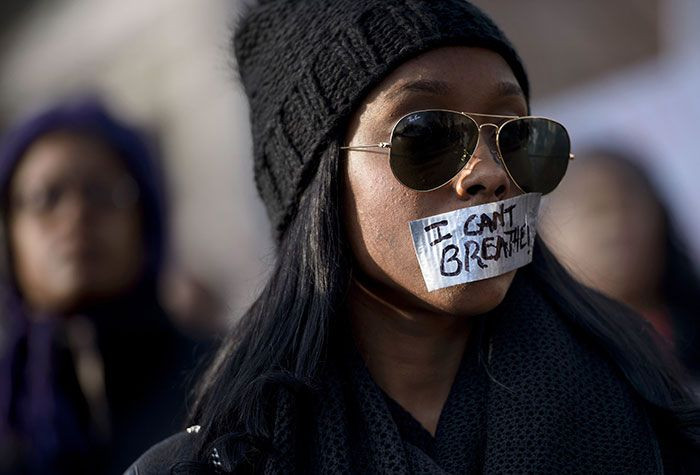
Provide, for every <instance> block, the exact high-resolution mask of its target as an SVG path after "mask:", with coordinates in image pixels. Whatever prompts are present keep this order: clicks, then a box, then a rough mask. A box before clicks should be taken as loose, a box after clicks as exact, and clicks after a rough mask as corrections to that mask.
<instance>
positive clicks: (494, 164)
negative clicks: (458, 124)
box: [453, 127, 513, 204]
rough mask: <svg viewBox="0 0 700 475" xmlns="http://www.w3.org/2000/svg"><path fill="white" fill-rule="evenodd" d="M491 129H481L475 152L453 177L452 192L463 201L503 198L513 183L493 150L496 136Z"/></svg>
mask: <svg viewBox="0 0 700 475" xmlns="http://www.w3.org/2000/svg"><path fill="white" fill-rule="evenodd" d="M490 129H491V128H490V127H488V128H487V130H483V129H482V134H481V137H480V140H479V146H478V147H477V149H476V150H475V151H474V155H473V156H472V157H471V159H469V162H468V163H467V165H466V166H465V167H464V168H463V169H462V170H461V171H460V172H459V173H458V174H457V176H456V177H455V178H454V182H453V186H454V190H455V193H457V196H458V197H459V199H461V200H463V201H473V202H475V204H482V203H488V202H490V201H498V200H502V199H504V198H506V197H507V196H508V195H509V193H510V191H511V186H513V184H512V183H511V180H510V177H509V176H508V173H507V172H506V170H505V168H503V165H502V164H501V160H500V159H499V157H498V152H497V151H496V150H495V148H496V143H495V138H494V137H493V134H492V133H490V132H491V130H490Z"/></svg>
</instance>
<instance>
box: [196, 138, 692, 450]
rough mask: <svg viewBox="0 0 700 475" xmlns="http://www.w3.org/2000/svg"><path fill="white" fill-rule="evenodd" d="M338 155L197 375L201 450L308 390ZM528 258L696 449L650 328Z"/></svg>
mask: <svg viewBox="0 0 700 475" xmlns="http://www.w3.org/2000/svg"><path fill="white" fill-rule="evenodd" d="M340 162H341V160H340V151H339V149H338V146H337V145H331V146H329V147H328V149H327V150H326V153H325V154H324V156H323V157H321V161H320V165H319V169H318V171H317V174H316V176H315V178H314V179H313V180H312V182H311V183H310V185H309V186H308V188H307V190H306V191H305V193H304V196H303V198H302V200H301V204H300V206H299V211H298V214H297V216H296V217H295V218H294V220H293V222H292V223H291V224H290V226H289V228H288V230H287V231H286V233H285V234H284V235H283V236H282V238H281V241H280V242H279V248H278V257H277V263H276V266H275V269H274V271H273V272H272V276H271V278H270V280H269V282H268V283H267V285H266V287H265V288H264V290H263V292H262V294H261V295H260V297H259V298H258V299H257V301H256V302H255V303H254V304H253V305H252V307H251V308H250V309H249V310H248V312H247V313H246V314H245V315H244V316H243V317H242V318H241V320H240V321H239V323H238V324H237V326H236V327H235V328H234V329H233V331H232V333H231V334H230V335H229V336H228V337H227V338H226V340H225V341H224V342H223V343H222V346H221V348H220V350H219V352H218V354H217V356H216V358H215V360H214V362H213V364H212V365H211V367H210V369H209V371H208V373H207V374H206V375H205V377H204V378H203V380H202V382H201V386H200V388H199V394H198V398H197V400H196V402H195V405H194V410H193V413H192V418H191V422H192V423H193V424H198V425H200V426H201V432H200V435H201V437H200V438H199V450H200V455H202V456H204V455H205V453H206V451H207V449H208V447H210V446H211V445H210V444H211V443H213V442H214V441H215V440H216V439H217V438H218V437H222V436H227V434H228V435H230V434H237V435H239V436H245V437H246V439H247V440H248V441H253V444H255V443H258V444H260V445H265V443H266V441H269V440H270V439H271V438H272V434H271V421H270V420H269V418H270V413H271V408H272V407H273V404H274V398H275V395H276V390H277V389H278V388H280V387H282V386H285V387H287V388H289V387H291V388H294V389H296V390H298V391H303V390H304V389H313V387H314V383H315V382H316V381H317V380H318V378H319V375H320V374H321V372H322V370H323V368H324V364H325V361H326V357H327V353H328V351H329V347H330V345H331V343H332V342H333V341H334V338H335V333H336V332H339V331H341V329H342V328H343V322H342V315H343V314H342V308H343V306H344V299H345V296H346V292H347V289H348V286H349V283H350V279H351V276H352V268H353V263H352V258H351V255H350V251H349V248H348V246H347V242H346V240H345V236H344V229H343V226H342V220H341V218H342V214H341V209H342V208H341V177H342V173H341V169H340ZM535 257H536V258H535V260H534V262H533V263H532V264H531V266H532V268H533V269H534V271H533V272H532V275H533V276H534V278H535V279H537V283H538V285H540V286H541V288H542V289H543V290H544V291H545V292H547V293H548V294H549V295H550V298H551V299H552V300H553V301H555V302H556V303H558V304H559V306H560V307H561V308H562V310H563V311H562V312H561V314H562V315H564V316H566V318H568V319H570V320H571V323H572V324H573V325H575V326H577V327H580V328H581V329H582V330H584V331H585V332H586V333H587V334H589V335H590V336H591V337H592V338H593V339H594V340H595V341H597V342H599V343H600V346H601V347H602V348H603V349H604V351H606V352H607V353H608V355H609V357H610V358H611V359H612V360H613V361H614V362H615V364H616V365H617V366H618V368H619V369H620V371H621V372H622V373H623V374H624V375H625V377H626V378H627V380H628V381H629V383H630V384H631V386H632V387H633V388H634V389H635V390H636V391H637V393H638V394H639V395H640V396H641V398H642V399H643V400H644V401H646V402H647V403H648V405H649V407H650V408H651V410H652V411H653V412H654V414H656V415H657V417H656V418H657V419H658V420H659V421H660V423H663V424H665V426H666V427H668V429H669V430H670V431H671V432H672V434H674V435H675V436H677V440H678V441H680V443H682V444H685V445H686V446H687V447H689V448H692V447H697V448H696V449H695V450H699V449H700V411H699V410H698V408H697V406H696V404H695V402H693V400H692V396H691V394H690V392H689V391H688V390H687V389H686V388H685V385H684V382H683V377H682V375H681V373H680V371H678V370H676V369H675V364H674V362H673V361H671V358H670V357H668V358H667V357H665V356H663V354H662V353H661V352H659V351H657V349H656V345H655V342H654V337H653V332H652V330H651V328H650V327H649V326H648V325H646V324H645V323H644V321H643V320H642V319H640V318H638V317H636V316H635V315H634V314H631V313H630V312H629V311H628V310H627V309H626V308H625V307H623V306H621V305H618V304H616V303H614V302H612V301H609V300H606V299H605V298H603V297H602V296H600V295H599V294H597V293H595V292H593V291H592V290H589V289H587V288H585V287H583V286H582V285H580V284H578V283H576V282H575V281H574V280H573V278H571V277H570V275H569V274H568V273H567V272H566V271H565V270H564V268H563V267H562V266H561V265H560V264H559V263H558V262H557V261H556V259H555V258H554V257H553V255H552V254H551V253H550V252H549V250H548V249H547V247H546V246H545V245H544V243H542V242H541V241H538V242H537V246H536V256H535ZM256 441H257V442H256ZM689 450H690V449H689Z"/></svg>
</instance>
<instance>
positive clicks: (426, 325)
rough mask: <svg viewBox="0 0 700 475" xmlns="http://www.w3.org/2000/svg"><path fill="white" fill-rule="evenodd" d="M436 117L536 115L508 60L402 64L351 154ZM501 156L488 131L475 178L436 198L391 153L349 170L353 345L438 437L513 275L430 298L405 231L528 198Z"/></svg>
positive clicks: (485, 55) (439, 53)
mask: <svg viewBox="0 0 700 475" xmlns="http://www.w3.org/2000/svg"><path fill="white" fill-rule="evenodd" d="M427 108H439V109H450V110H457V111H464V112H477V113H486V114H499V115H526V113H527V103H526V100H525V97H524V95H523V94H522V92H521V91H520V88H519V86H518V82H517V80H516V79H515V77H514V75H513V72H512V71H511V69H510V67H509V66H508V64H507V63H506V62H505V60H503V59H502V58H501V57H500V56H499V55H498V54H496V53H494V52H491V51H489V50H485V49H481V48H467V47H446V48H440V49H436V50H433V51H430V52H427V53H425V54H423V55H421V56H418V57H417V58H415V59H413V60H411V61H408V62H406V63H404V64H403V65H401V66H400V67H399V68H397V69H396V70H395V71H394V72H393V73H392V74H391V75H390V76H388V77H387V78H386V79H385V80H384V81H383V82H382V83H381V84H379V85H378V86H377V87H376V88H375V89H374V90H373V91H372V92H371V94H370V95H369V96H368V97H367V99H366V100H365V101H364V103H363V105H362V107H360V108H359V109H358V111H357V112H356V113H355V114H354V116H353V117H352V121H351V123H350V126H349V129H348V132H347V137H346V143H348V144H350V145H356V144H371V143H378V142H382V141H387V140H388V139H389V136H390V132H391V129H392V127H393V125H394V123H395V122H396V121H397V120H398V119H399V118H400V117H401V116H403V115H405V114H406V113H408V112H411V111H415V110H419V109H427ZM477 121H478V122H479V121H480V119H477ZM486 122H493V119H491V120H488V121H486ZM493 148H494V137H493V128H490V127H486V128H484V129H483V130H482V134H481V140H480V143H479V147H478V149H477V150H476V152H475V154H474V156H473V157H472V158H471V159H470V161H469V162H468V163H467V165H466V167H465V168H464V169H463V170H462V171H461V172H460V173H459V174H458V175H457V176H456V177H455V178H454V179H453V180H452V181H451V182H449V183H447V184H446V185H444V186H443V187H441V188H439V189H437V190H434V191H431V192H426V193H421V192H417V191H414V190H411V189H408V188H406V187H404V186H403V185H401V184H400V183H399V182H398V181H397V180H396V179H395V178H394V176H393V175H392V172H391V170H390V167H389V161H388V156H387V155H385V154H384V155H383V154H381V153H377V151H350V152H348V154H347V160H345V162H344V163H345V167H344V170H345V187H344V217H345V223H346V227H347V234H348V236H349V241H350V246H351V248H352V251H353V253H354V256H355V262H356V268H357V272H356V275H355V278H354V280H353V284H352V285H351V290H350V298H349V299H348V300H349V304H348V307H349V308H348V312H349V315H350V319H351V321H352V324H353V330H354V333H355V339H356V341H357V345H358V348H359V349H360V352H361V354H362V355H363V357H364V359H365V362H366V363H367V366H368V368H369V371H370V373H371V374H372V376H373V378H374V380H375V381H376V382H377V384H378V385H379V386H380V387H381V388H382V389H383V390H384V391H385V392H387V393H388V394H389V395H390V396H391V397H392V398H393V399H394V400H396V401H397V402H398V403H399V404H401V405H402V406H403V407H404V408H405V409H406V410H407V411H409V412H410V413H411V414H412V415H413V416H414V417H415V418H416V419H417V420H418V421H419V422H420V423H421V424H422V425H423V426H424V427H425V428H426V429H427V430H428V431H430V432H431V433H433V434H434V433H435V431H436V429H437V425H438V420H439V417H440V413H441V411H442V407H443V405H444V403H445V401H446V399H447V396H448V394H449V391H450V388H451V386H452V383H453V381H454V378H455V375H456V372H457V370H458V367H459V364H460V361H461V357H462V354H463V352H464V348H465V346H466V344H467V341H468V338H469V333H470V332H469V328H470V325H471V320H472V319H471V318H470V317H473V316H475V315H479V314H483V313H485V312H487V311H489V310H492V309H493V308H494V307H496V306H497V305H498V304H499V303H500V302H501V301H502V300H503V298H504V296H505V294H506V292H507V291H508V288H509V287H510V284H511V282H512V281H513V277H514V276H515V271H513V272H509V273H507V274H504V275H501V276H498V277H494V278H491V279H487V280H483V281H479V282H474V283H470V284H464V285H459V286H454V287H449V288H447V289H442V290H438V291H434V292H428V291H427V290H426V288H425V284H424V282H423V277H422V274H421V272H420V268H419V265H418V261H417V259H416V256H415V252H414V249H413V244H412V241H411V236H410V232H409V231H408V224H407V223H408V222H409V221H411V220H414V219H418V218H424V217H427V216H432V215H435V214H439V213H444V212H448V211H453V210H456V209H460V208H465V207H469V206H476V205H481V204H484V203H489V202H493V201H499V200H503V199H507V198H511V197H513V196H516V195H518V194H519V193H520V191H519V190H518V188H517V187H516V186H515V184H514V183H512V181H511V180H510V179H509V177H508V175H507V173H506V172H505V170H504V169H503V168H502V166H501V165H500V164H499V163H498V162H497V160H496V159H495V157H496V156H495V153H494V152H493Z"/></svg>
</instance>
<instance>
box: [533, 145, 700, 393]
mask: <svg viewBox="0 0 700 475" xmlns="http://www.w3.org/2000/svg"><path fill="white" fill-rule="evenodd" d="M579 155H580V154H579ZM580 158H581V159H582V160H577V163H576V166H575V167H572V169H571V170H570V171H569V173H568V174H567V178H566V180H564V182H563V183H562V185H563V186H560V187H559V189H557V191H556V193H554V196H553V198H552V202H551V204H550V206H549V207H548V209H547V220H546V224H545V221H544V220H543V222H542V224H543V225H544V226H543V227H544V229H541V230H542V233H543V235H544V236H545V239H546V241H547V243H548V244H550V246H551V247H552V248H553V250H554V252H555V254H556V255H557V256H558V257H560V259H561V261H562V263H563V264H564V265H565V266H567V267H568V268H569V269H570V271H571V273H572V275H573V276H575V277H576V278H577V279H580V281H581V282H583V283H584V284H585V285H588V286H590V287H592V288H594V289H597V290H599V291H601V292H602V293H603V294H605V295H608V296H610V297H611V298H614V299H615V300H619V301H620V302H624V303H625V304H627V305H629V306H630V307H632V308H633V309H634V310H635V311H636V312H638V313H639V315H641V316H642V317H644V318H646V320H647V321H649V323H651V324H652V325H653V327H654V328H655V329H656V331H657V332H658V333H659V335H660V336H661V337H662V338H663V340H665V341H666V343H667V344H668V346H669V347H670V348H672V349H674V350H675V351H676V354H677V355H678V357H679V358H680V360H681V361H682V362H683V364H684V366H685V368H686V369H687V370H688V371H689V372H690V374H691V375H692V377H693V378H694V379H695V380H696V381H698V380H699V379H700V320H699V319H698V318H699V317H698V315H700V302H698V299H697V295H698V292H700V279H699V278H698V275H697V272H696V270H695V268H694V264H693V261H692V260H691V259H690V257H689V255H688V252H687V251H686V246H685V244H684V243H683V239H682V238H681V235H680V233H679V232H678V230H677V229H676V224H675V223H674V219H673V217H672V216H671V215H670V213H669V210H668V207H667V206H666V205H665V204H664V197H663V196H662V195H660V193H659V192H658V191H657V187H655V186H654V183H653V182H652V179H651V177H650V176H649V175H648V173H647V172H646V171H645V170H644V169H643V167H641V166H640V164H639V163H635V160H633V158H632V157H629V156H628V155H627V154H625V153H622V152H620V151H616V150H612V149H598V150H592V151H589V152H588V153H587V154H586V155H585V156H582V157H580ZM572 172H573V173H572ZM591 189H595V190H597V192H596V193H590V190H591ZM585 228H588V229H591V228H594V229H598V230H599V231H598V232H597V233H596V234H595V235H594V236H584V233H582V232H581V230H582V229H585Z"/></svg>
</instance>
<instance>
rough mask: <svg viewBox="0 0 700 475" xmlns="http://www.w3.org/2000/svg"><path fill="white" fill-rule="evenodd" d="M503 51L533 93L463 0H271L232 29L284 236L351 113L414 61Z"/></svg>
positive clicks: (264, 179)
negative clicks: (459, 49) (437, 53)
mask: <svg viewBox="0 0 700 475" xmlns="http://www.w3.org/2000/svg"><path fill="white" fill-rule="evenodd" d="M457 45H459V46H476V47H482V48H487V49H490V50H493V51H495V52H497V53H499V54H500V55H501V56H502V57H503V58H504V59H505V60H506V62H507V63H508V64H509V65H510V67H511V69H512V70H513V73H514V75H515V77H516V78H517V80H518V81H519V83H520V86H521V88H522V90H523V92H524V93H525V96H526V97H528V95H529V84H528V80H527V75H526V74H525V70H524V68H523V66H522V64H521V62H520V59H519V57H518V55H517V53H516V52H515V50H514V49H513V47H512V45H511V44H510V42H509V41H508V40H507V39H506V37H505V36H504V34H503V33H502V32H501V31H500V30H499V29H498V27H497V26H496V25H495V24H494V23H493V21H492V20H491V19H490V18H489V17H488V16H486V15H485V14H484V13H483V12H482V11H481V10H479V9H478V8H476V7H475V6H473V5H471V4H470V3H468V2H467V1H465V0H263V1H261V2H260V4H259V5H257V6H254V7H251V8H249V10H248V11H247V12H246V14H245V15H244V16H243V18H242V19H241V22H240V24H239V26H238V28H237V30H236V33H235V36H234V48H235V53H236V59H237V61H238V68H239V72H240V77H241V80H242V82H243V86H244V88H245V91H246V94H247V96H248V99H249V101H250V114H251V123H252V131H253V147H254V161H255V180H256V183H257V187H258V191H259V192H260V195H261V196H262V199H263V201H264V202H265V205H266V207H267V211H268V214H269V217H270V220H271V221H272V226H273V231H274V233H275V237H276V238H277V239H278V240H279V239H280V237H281V236H282V234H283V233H284V231H285V229H286V228H287V226H288V224H289V222H290V221H291V219H292V218H293V217H294V215H295V214H296V211H297V208H298V205H299V200H300V197H301V194H302V193H303V191H304V189H305V188H306V186H307V185H308V183H309V181H310V180H311V179H312V178H313V176H314V174H315V173H316V170H317V168H318V163H319V160H320V159H321V157H322V156H323V153H324V151H325V150H327V149H328V148H329V147H330V146H331V145H333V144H334V143H335V144H336V145H341V142H342V140H343V137H344V134H345V131H344V126H345V125H346V124H347V121H348V119H349V118H350V116H351V114H352V112H353V111H354V110H355V108H356V107H357V106H358V105H359V104H360V102H361V101H362V99H363V98H364V97H365V96H366V95H367V93H368V92H369V91H370V90H371V89H372V88H373V87H374V86H376V85H377V84H378V83H379V82H380V81H381V80H382V79H384V78H385V77H386V76H387V75H388V74H389V73H390V72H392V70H394V69H395V68H396V67H397V66H398V65H400V64H401V63H404V62H406V61H407V60H408V59H410V58H412V57H415V56H417V55H419V54H421V53H423V52H425V51H428V50H431V49H435V48H437V47H441V46H457Z"/></svg>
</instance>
